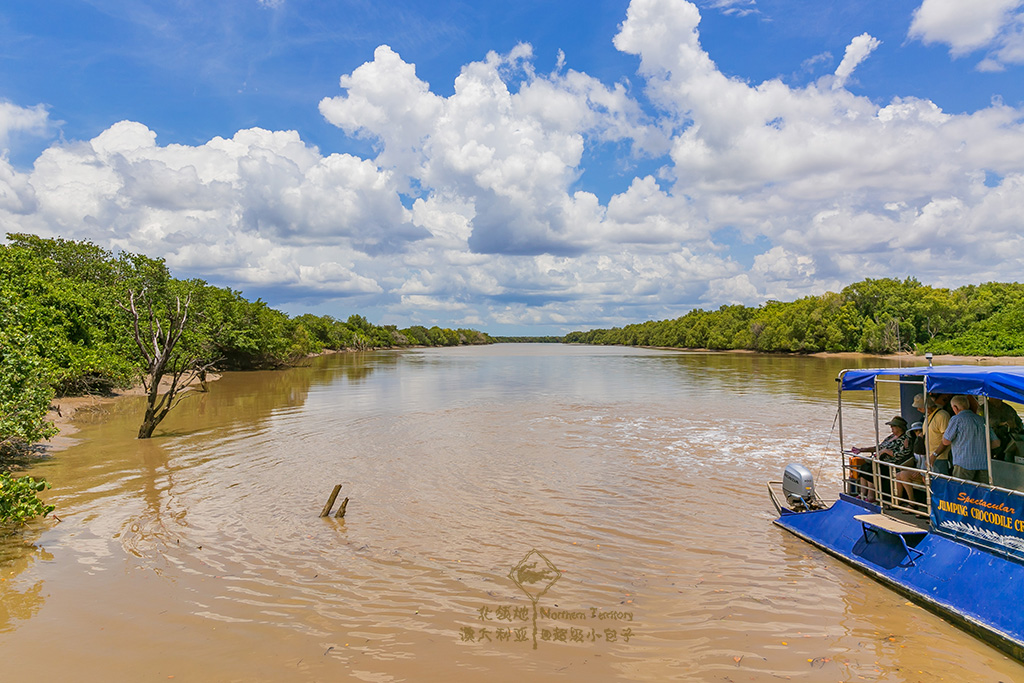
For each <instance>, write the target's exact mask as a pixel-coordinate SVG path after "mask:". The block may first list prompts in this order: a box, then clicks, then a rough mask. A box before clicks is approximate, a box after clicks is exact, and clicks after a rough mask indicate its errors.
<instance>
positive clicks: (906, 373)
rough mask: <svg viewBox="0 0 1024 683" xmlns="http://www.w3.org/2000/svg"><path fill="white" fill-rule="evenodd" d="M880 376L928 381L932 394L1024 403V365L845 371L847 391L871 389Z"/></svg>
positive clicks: (843, 380) (841, 379)
mask: <svg viewBox="0 0 1024 683" xmlns="http://www.w3.org/2000/svg"><path fill="white" fill-rule="evenodd" d="M876 377H892V378H903V379H907V380H914V379H916V380H924V381H926V382H927V388H928V393H938V394H969V395H974V396H991V397H992V398H1001V399H1004V400H1006V401H1013V402H1014V403H1024V366H1019V367H1018V366H1007V365H1001V366H999V365H992V366H987V367H986V366H978V365H940V366H936V367H923V368H876V369H873V370H845V371H844V372H843V373H842V374H841V375H840V381H841V386H842V389H843V391H871V390H872V389H874V388H875V378H876Z"/></svg>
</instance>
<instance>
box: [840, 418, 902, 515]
mask: <svg viewBox="0 0 1024 683" xmlns="http://www.w3.org/2000/svg"><path fill="white" fill-rule="evenodd" d="M885 424H887V425H889V429H890V431H891V432H892V433H891V434H890V435H889V436H887V437H885V439H884V440H883V441H882V443H880V444H878V446H877V447H876V446H866V447H864V448H856V447H854V448H852V449H850V450H851V452H853V453H855V454H857V453H875V452H876V451H877V454H878V460H879V461H880V462H887V463H896V464H902V463H904V462H906V461H907V460H908V459H909V458H911V457H913V452H912V450H911V449H912V448H913V443H912V442H911V438H910V435H909V434H908V433H907V421H906V420H904V419H903V418H902V417H901V416H899V415H897V416H896V417H894V418H892V419H891V420H889V421H888V422H886V423H885ZM860 472H861V474H862V475H863V476H862V477H861V478H862V479H866V480H867V481H870V479H868V478H869V477H871V464H870V463H868V464H866V465H862V466H861V468H860ZM888 473H889V468H888V467H886V468H884V469H883V471H882V476H883V479H882V487H883V490H886V491H887V490H888V488H889V484H888V480H887V479H886V477H888V476H889V474H888ZM863 485H864V486H865V488H867V489H868V492H867V494H866V496H865V497H866V498H867V500H868V502H869V503H873V502H875V490H874V486H873V485H870V484H867V483H865V484H863Z"/></svg>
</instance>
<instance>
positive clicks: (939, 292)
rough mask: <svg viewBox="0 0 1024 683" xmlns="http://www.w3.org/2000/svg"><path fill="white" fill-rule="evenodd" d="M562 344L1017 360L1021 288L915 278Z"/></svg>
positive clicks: (1023, 336) (699, 312)
mask: <svg viewBox="0 0 1024 683" xmlns="http://www.w3.org/2000/svg"><path fill="white" fill-rule="evenodd" d="M564 340H565V341H566V342H567V343H583V344H623V345H643V346H667V347H676V348H691V349H749V350H753V351H762V352H788V353H815V352H819V351H828V352H839V351H861V352H865V353H880V354H886V353H895V352H897V351H919V352H924V351H932V352H933V353H950V354H961V355H991V356H1005V355H1024V285H1021V284H1018V283H1009V284H1007V283H995V282H990V283H986V284H982V285H968V286H965V287H961V288H959V289H956V290H949V289H944V288H935V287H928V286H925V285H922V284H921V283H920V282H918V281H917V280H915V279H914V278H907V279H905V280H897V279H879V280H872V279H868V280H863V281H861V282H857V283H854V284H852V285H850V286H848V287H846V288H844V289H843V290H842V291H841V292H839V293H834V292H829V293H827V294H823V295H821V296H809V297H804V298H802V299H798V300H796V301H791V302H781V301H768V302H766V303H765V304H763V305H761V306H759V307H757V308H748V307H745V306H722V307H721V308H719V309H718V310H717V311H705V310H703V309H699V308H698V309H695V310H692V311H690V312H689V313H687V314H686V315H684V316H682V317H680V318H676V319H674V320H663V321H660V322H653V321H650V322H645V323H639V324H636V325H626V326H625V327H622V328H612V329H605V330H600V329H598V330H590V331H588V332H571V333H569V334H567V335H566V336H565V337H564Z"/></svg>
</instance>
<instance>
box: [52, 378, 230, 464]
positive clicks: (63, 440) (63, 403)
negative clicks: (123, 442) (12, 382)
mask: <svg viewBox="0 0 1024 683" xmlns="http://www.w3.org/2000/svg"><path fill="white" fill-rule="evenodd" d="M220 378H221V374H219V373H212V372H211V373H208V374H207V375H206V379H205V382H206V383H207V384H209V383H210V382H215V381H217V380H218V379H220ZM200 384H201V383H200V381H199V380H198V379H196V380H193V381H192V382H190V383H189V384H188V385H186V386H185V387H184V388H183V389H182V392H189V391H196V390H197V387H198V386H199V385H200ZM167 385H168V382H167V381H166V380H165V381H164V382H161V386H160V389H161V392H163V391H166V387H167ZM145 395H146V389H145V387H143V386H142V385H141V384H138V385H135V386H133V387H130V388H128V389H115V390H113V391H111V392H110V393H107V394H102V395H97V394H85V395H83V396H63V397H61V398H55V399H53V401H52V402H51V404H50V410H49V412H47V413H46V419H47V420H48V421H50V422H52V423H53V426H54V427H56V428H57V429H58V430H59V431H58V432H57V434H56V435H54V436H53V437H52V438H51V439H50V440H49V441H45V442H42V443H40V444H37V446H39V447H41V449H42V451H43V452H44V453H48V454H49V453H56V452H58V451H62V450H65V449H66V448H70V447H71V446H73V445H75V444H76V443H77V442H78V441H77V439H75V437H74V435H75V434H76V433H77V432H78V427H77V426H76V425H75V416H76V415H79V414H80V413H83V412H92V411H96V410H101V409H103V407H104V406H108V405H111V404H113V403H115V402H117V401H120V400H121V399H125V398H135V397H139V396H145ZM140 419H141V417H140Z"/></svg>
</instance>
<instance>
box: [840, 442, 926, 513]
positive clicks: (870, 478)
mask: <svg viewBox="0 0 1024 683" xmlns="http://www.w3.org/2000/svg"><path fill="white" fill-rule="evenodd" d="M845 455H846V456H847V457H844V458H843V480H844V482H845V492H846V493H847V494H848V495H851V496H856V497H859V498H864V499H867V498H871V499H873V500H874V501H875V503H876V504H877V505H880V506H881V507H882V508H883V509H885V508H889V509H895V510H900V511H902V512H907V513H909V514H912V515H915V516H918V517H928V516H929V511H930V509H931V500H930V499H929V498H930V488H929V486H928V483H929V477H930V476H931V472H929V471H927V470H921V469H918V468H916V467H912V466H907V465H897V464H895V463H891V462H886V461H884V460H879V459H878V458H876V457H874V456H873V455H870V454H865V453H859V454H856V453H853V452H852V451H845ZM904 471H906V472H916V473H919V474H920V475H921V479H922V481H920V482H913V481H900V482H898V481H897V479H896V476H897V475H898V474H899V473H900V472H904ZM897 483H899V484H901V485H903V486H906V487H909V488H910V489H912V490H913V492H914V497H913V499H908V498H907V497H905V496H902V495H897Z"/></svg>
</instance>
